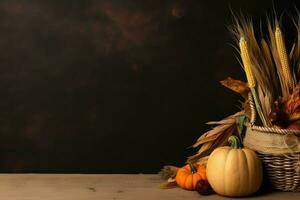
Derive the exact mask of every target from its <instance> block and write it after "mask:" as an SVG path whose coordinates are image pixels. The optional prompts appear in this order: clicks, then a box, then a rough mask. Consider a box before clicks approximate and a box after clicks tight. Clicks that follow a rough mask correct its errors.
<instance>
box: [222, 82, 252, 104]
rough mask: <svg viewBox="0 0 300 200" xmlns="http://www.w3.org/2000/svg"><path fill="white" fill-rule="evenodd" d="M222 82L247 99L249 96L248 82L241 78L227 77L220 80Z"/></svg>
mask: <svg viewBox="0 0 300 200" xmlns="http://www.w3.org/2000/svg"><path fill="white" fill-rule="evenodd" d="M220 83H221V84H222V85H223V86H225V87H227V88H229V89H231V90H232V91H234V92H237V93H239V94H240V95H242V97H243V98H245V99H247V98H248V92H249V91H250V89H249V87H248V84H247V83H245V82H243V81H240V80H235V79H233V78H231V77H228V78H226V79H225V80H223V81H220Z"/></svg>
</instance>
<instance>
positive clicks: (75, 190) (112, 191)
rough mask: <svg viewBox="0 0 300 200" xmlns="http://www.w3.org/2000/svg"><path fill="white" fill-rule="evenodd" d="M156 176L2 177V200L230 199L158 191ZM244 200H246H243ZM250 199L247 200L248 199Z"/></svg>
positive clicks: (265, 199)
mask: <svg viewBox="0 0 300 200" xmlns="http://www.w3.org/2000/svg"><path fill="white" fill-rule="evenodd" d="M160 183H161V179H160V178H159V177H158V176H157V175H118V174H116V175H108V174H99V175H80V174H1V175H0V199H3V200H50V199H51V200H106V199H109V200H150V199H151V200H160V199H164V200H168V199H170V200H183V199H189V200H196V199H199V198H203V199H208V200H212V199H215V200H218V199H228V198H224V197H220V196H218V195H210V196H200V195H199V194H198V193H196V192H193V191H185V190H182V189H180V188H175V189H166V190H163V189H159V184H160ZM252 198H255V199H261V200H268V199H270V200H271V199H272V200H276V199H289V200H293V199H297V200H299V199H300V193H287V192H285V193H284V192H276V193H269V194H263V195H260V196H254V197H249V199H252ZM243 199H245V198H243ZM247 199H248V198H247Z"/></svg>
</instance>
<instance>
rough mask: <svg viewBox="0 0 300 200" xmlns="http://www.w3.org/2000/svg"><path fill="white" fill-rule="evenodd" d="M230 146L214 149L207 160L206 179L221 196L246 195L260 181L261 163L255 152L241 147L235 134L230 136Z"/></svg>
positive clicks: (255, 187) (252, 191) (256, 188)
mask: <svg viewBox="0 0 300 200" xmlns="http://www.w3.org/2000/svg"><path fill="white" fill-rule="evenodd" d="M228 141H229V142H230V143H231V147H228V146H226V147H219V148H217V149H215V150H214V151H213V152H212V153H211V155H210V157H209V159H208V161H207V166H206V167H207V168H206V170H207V179H208V182H209V183H210V185H211V187H212V188H213V190H214V191H215V192H216V193H218V194H220V195H223V196H231V197H236V196H248V195H251V194H253V193H255V192H257V191H258V189H259V188H260V186H261V183H262V177H263V173H262V164H261V162H260V160H259V158H258V157H257V155H256V153H255V152H254V151H252V150H250V149H247V148H242V147H241V143H240V141H239V139H238V137H236V136H230V137H229V140H228Z"/></svg>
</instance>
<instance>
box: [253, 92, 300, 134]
mask: <svg viewBox="0 0 300 200" xmlns="http://www.w3.org/2000/svg"><path fill="white" fill-rule="evenodd" d="M248 100H249V105H250V111H251V114H250V122H249V124H248V125H250V128H251V129H252V130H256V131H259V132H268V133H278V134H282V135H287V134H294V135H296V136H300V131H299V130H292V129H281V128H276V127H264V126H255V125H254V124H255V121H256V109H255V104H254V100H253V97H252V94H251V92H249V93H248Z"/></svg>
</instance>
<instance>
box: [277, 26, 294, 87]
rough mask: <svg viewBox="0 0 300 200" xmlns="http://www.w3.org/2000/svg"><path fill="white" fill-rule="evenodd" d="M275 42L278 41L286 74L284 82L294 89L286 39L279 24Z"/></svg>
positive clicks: (284, 74) (283, 71)
mask: <svg viewBox="0 0 300 200" xmlns="http://www.w3.org/2000/svg"><path fill="white" fill-rule="evenodd" d="M275 42H276V47H277V51H278V57H279V60H280V65H281V68H282V73H283V76H284V82H286V84H287V86H288V88H289V89H290V90H292V89H293V88H294V81H293V78H292V74H291V71H290V66H289V60H288V54H287V52H286V48H285V44H284V39H283V36H282V32H281V30H280V28H279V26H277V27H276V30H275Z"/></svg>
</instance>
